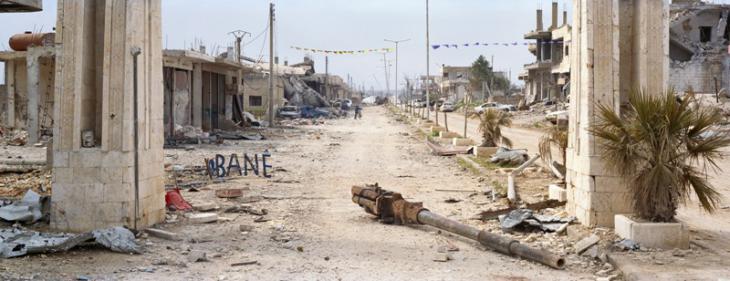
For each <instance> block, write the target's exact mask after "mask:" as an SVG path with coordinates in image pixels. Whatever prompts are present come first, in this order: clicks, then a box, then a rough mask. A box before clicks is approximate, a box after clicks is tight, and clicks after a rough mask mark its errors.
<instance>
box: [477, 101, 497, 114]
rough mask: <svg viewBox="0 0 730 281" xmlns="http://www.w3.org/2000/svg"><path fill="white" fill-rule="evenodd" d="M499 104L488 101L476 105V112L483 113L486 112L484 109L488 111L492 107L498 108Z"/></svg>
mask: <svg viewBox="0 0 730 281" xmlns="http://www.w3.org/2000/svg"><path fill="white" fill-rule="evenodd" d="M499 106H500V104H498V103H496V102H488V103H485V104H482V105H480V106H477V107H475V108H474V112H476V113H479V114H482V113H484V111H487V109H490V108H494V109H496V108H497V107H499Z"/></svg>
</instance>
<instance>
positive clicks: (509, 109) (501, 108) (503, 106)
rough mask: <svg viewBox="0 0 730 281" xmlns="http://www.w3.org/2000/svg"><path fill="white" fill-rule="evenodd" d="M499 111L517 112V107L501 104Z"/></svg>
mask: <svg viewBox="0 0 730 281" xmlns="http://www.w3.org/2000/svg"><path fill="white" fill-rule="evenodd" d="M497 110H501V111H504V112H510V111H517V107H516V106H514V105H511V104H500V105H499V106H497Z"/></svg>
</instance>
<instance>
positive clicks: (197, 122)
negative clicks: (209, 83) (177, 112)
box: [192, 63, 203, 128]
mask: <svg viewBox="0 0 730 281" xmlns="http://www.w3.org/2000/svg"><path fill="white" fill-rule="evenodd" d="M192 102H193V126H194V127H196V128H202V127H203V66H202V65H201V64H199V63H196V64H193V99H192Z"/></svg>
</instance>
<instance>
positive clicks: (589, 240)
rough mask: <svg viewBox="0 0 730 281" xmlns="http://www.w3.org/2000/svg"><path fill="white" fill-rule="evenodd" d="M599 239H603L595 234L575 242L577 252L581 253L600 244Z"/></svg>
mask: <svg viewBox="0 0 730 281" xmlns="http://www.w3.org/2000/svg"><path fill="white" fill-rule="evenodd" d="M598 241H601V238H599V237H598V236H596V235H595V234H593V235H591V236H588V237H586V238H583V239H581V240H580V241H578V243H575V253H576V254H579V255H580V254H581V253H583V252H585V250H588V248H590V247H592V246H593V245H596V244H598Z"/></svg>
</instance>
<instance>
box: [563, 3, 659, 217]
mask: <svg viewBox="0 0 730 281" xmlns="http://www.w3.org/2000/svg"><path fill="white" fill-rule="evenodd" d="M573 5H574V7H573V12H574V15H573V25H574V26H573V41H572V50H571V51H572V55H571V56H570V57H571V68H572V73H571V79H572V83H571V93H572V94H571V99H570V113H569V114H570V116H569V119H570V121H569V144H568V163H567V170H568V174H567V179H566V180H567V191H568V205H567V208H568V211H569V212H571V213H573V214H575V215H576V217H577V218H578V220H580V222H581V223H583V224H584V225H588V226H604V227H612V226H613V219H614V215H615V214H622V213H631V212H632V208H631V204H630V202H631V200H630V199H631V194H629V192H628V190H627V188H626V184H625V183H624V182H623V181H622V180H621V178H619V177H617V176H616V175H615V174H614V173H612V172H611V171H610V170H609V169H607V167H606V164H605V163H604V161H603V160H602V159H601V157H600V154H601V151H600V146H598V145H597V144H596V140H595V138H594V137H593V135H591V134H590V133H589V132H588V130H589V128H590V126H591V125H592V124H594V122H595V121H596V118H597V106H598V105H599V104H603V105H607V106H610V107H613V108H614V110H617V111H618V110H620V108H621V104H623V103H625V102H626V94H627V93H628V92H629V91H630V90H632V89H645V90H646V91H648V92H649V93H654V94H661V93H662V92H663V91H664V89H665V87H666V82H667V77H668V54H669V44H668V42H669V41H668V38H669V28H668V25H669V24H668V23H669V21H668V17H669V3H668V2H667V1H666V0H576V1H573Z"/></svg>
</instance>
